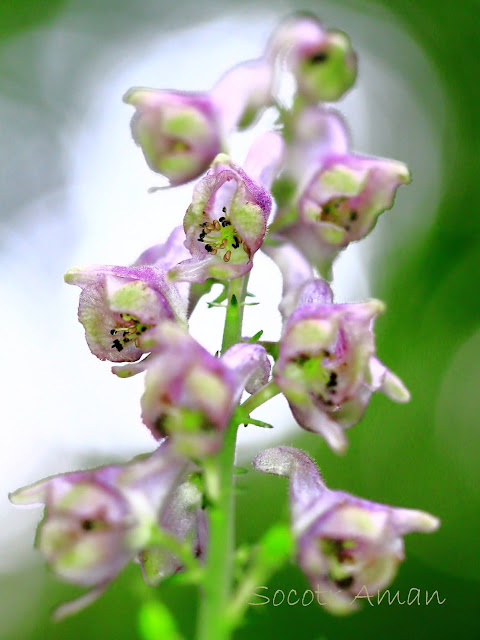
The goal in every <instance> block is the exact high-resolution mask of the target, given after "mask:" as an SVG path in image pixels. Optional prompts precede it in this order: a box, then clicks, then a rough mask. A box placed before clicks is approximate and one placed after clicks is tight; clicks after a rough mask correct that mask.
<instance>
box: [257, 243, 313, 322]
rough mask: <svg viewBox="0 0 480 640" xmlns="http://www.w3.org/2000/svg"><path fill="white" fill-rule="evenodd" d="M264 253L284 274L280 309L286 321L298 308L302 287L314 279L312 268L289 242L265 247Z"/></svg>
mask: <svg viewBox="0 0 480 640" xmlns="http://www.w3.org/2000/svg"><path fill="white" fill-rule="evenodd" d="M262 251H263V252H264V253H266V254H267V256H268V257H269V258H271V259H272V260H273V261H274V262H275V264H276V265H277V267H278V268H279V269H280V272H281V274H282V279H283V291H282V300H281V302H280V304H279V306H278V308H279V310H280V313H281V314H282V316H283V318H284V319H285V318H287V317H288V316H289V315H290V314H291V313H292V311H293V310H294V309H295V308H296V307H297V297H298V290H299V288H300V286H301V285H303V284H304V283H305V282H307V281H308V280H312V279H313V270H312V267H311V266H310V263H309V262H308V261H307V260H305V258H304V257H303V255H302V253H301V252H300V251H298V249H296V248H295V247H294V246H293V245H292V244H290V243H288V242H285V243H283V244H280V245H263V246H262Z"/></svg>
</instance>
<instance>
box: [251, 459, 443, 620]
mask: <svg viewBox="0 0 480 640" xmlns="http://www.w3.org/2000/svg"><path fill="white" fill-rule="evenodd" d="M253 465H254V467H255V469H257V471H261V472H263V473H272V474H275V475H280V476H287V477H288V478H289V479H290V509H291V517H292V527H293V531H294V535H295V538H296V541H297V560H298V564H299V565H300V567H301V568H302V570H303V571H304V572H305V574H306V575H307V577H308V579H309V580H310V582H311V584H312V587H313V588H314V589H317V590H318V596H319V599H320V600H321V601H322V604H323V605H325V606H326V607H327V608H328V609H329V610H330V611H332V612H333V613H338V614H341V613H349V612H352V611H354V610H355V609H356V608H357V606H358V603H357V601H356V596H357V595H360V594H361V593H363V594H365V590H367V592H368V593H369V594H374V593H376V592H377V591H379V590H381V589H384V588H386V587H387V586H388V585H389V584H390V583H391V581H392V580H393V578H394V577H395V574H396V570H397V567H398V565H399V563H400V562H401V561H402V560H403V559H404V546H403V536H404V535H405V534H406V533H410V532H412V531H420V532H423V533H430V532H432V531H435V530H436V529H437V528H438V526H439V524H440V522H439V520H438V519H437V518H435V517H434V516H432V515H430V514H428V513H425V512H423V511H416V510H413V509H403V508H397V507H390V506H388V505H384V504H379V503H376V502H369V501H368V500H363V499H362V498H357V497H356V496H352V495H350V494H348V493H344V492H343V491H331V490H330V489H327V487H326V486H325V484H324V483H323V480H322V477H321V476H320V473H319V471H318V469H317V467H316V466H315V463H314V462H313V460H312V459H311V458H309V457H308V456H307V455H306V454H305V453H303V452H302V451H299V450H298V449H294V448H293V447H276V448H274V449H267V450H266V451H262V452H260V453H259V454H258V455H257V456H256V457H255V459H254V460H253Z"/></svg>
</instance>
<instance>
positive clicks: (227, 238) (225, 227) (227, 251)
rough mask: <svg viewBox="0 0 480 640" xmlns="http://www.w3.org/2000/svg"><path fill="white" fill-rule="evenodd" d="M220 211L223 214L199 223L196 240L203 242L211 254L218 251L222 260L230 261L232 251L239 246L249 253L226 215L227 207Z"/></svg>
mask: <svg viewBox="0 0 480 640" xmlns="http://www.w3.org/2000/svg"><path fill="white" fill-rule="evenodd" d="M222 212H223V213H224V214H225V215H223V216H220V218H218V220H213V222H212V221H211V220H207V221H205V222H202V223H201V224H200V235H199V236H198V241H199V242H203V243H205V250H206V251H207V253H211V254H212V255H213V256H214V255H216V254H217V253H219V252H223V255H222V253H219V255H222V257H223V261H224V262H230V259H231V257H232V251H236V250H237V249H239V248H240V247H241V248H242V249H243V251H245V253H246V254H247V255H250V252H249V250H248V247H247V245H246V244H245V243H244V242H243V240H242V238H241V237H240V235H239V233H238V232H237V230H236V229H235V227H234V226H233V225H232V223H231V222H230V220H229V219H228V217H227V215H226V214H227V209H226V207H223V209H222Z"/></svg>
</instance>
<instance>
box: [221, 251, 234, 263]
mask: <svg viewBox="0 0 480 640" xmlns="http://www.w3.org/2000/svg"><path fill="white" fill-rule="evenodd" d="M231 257H232V252H231V251H227V252H226V254H225V255H224V256H223V261H224V262H228V261H229V260H230V258H231Z"/></svg>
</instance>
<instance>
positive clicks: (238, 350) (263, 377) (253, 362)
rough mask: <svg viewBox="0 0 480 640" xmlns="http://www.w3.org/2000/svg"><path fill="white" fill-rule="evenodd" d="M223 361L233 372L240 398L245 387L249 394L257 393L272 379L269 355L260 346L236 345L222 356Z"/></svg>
mask: <svg viewBox="0 0 480 640" xmlns="http://www.w3.org/2000/svg"><path fill="white" fill-rule="evenodd" d="M221 361H222V362H223V364H224V365H226V366H227V367H228V368H229V369H230V370H231V371H232V375H233V376H234V378H235V381H236V385H237V394H238V397H240V395H241V393H242V391H243V388H244V387H245V389H246V391H247V392H248V393H255V391H258V390H259V389H261V388H262V387H263V386H264V385H266V384H267V382H268V379H269V377H270V372H271V365H270V361H269V359H268V354H267V352H266V351H265V349H264V347H262V346H261V345H259V344H243V343H242V344H235V345H233V347H230V349H228V350H227V351H226V352H225V353H224V354H223V355H222V357H221Z"/></svg>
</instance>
